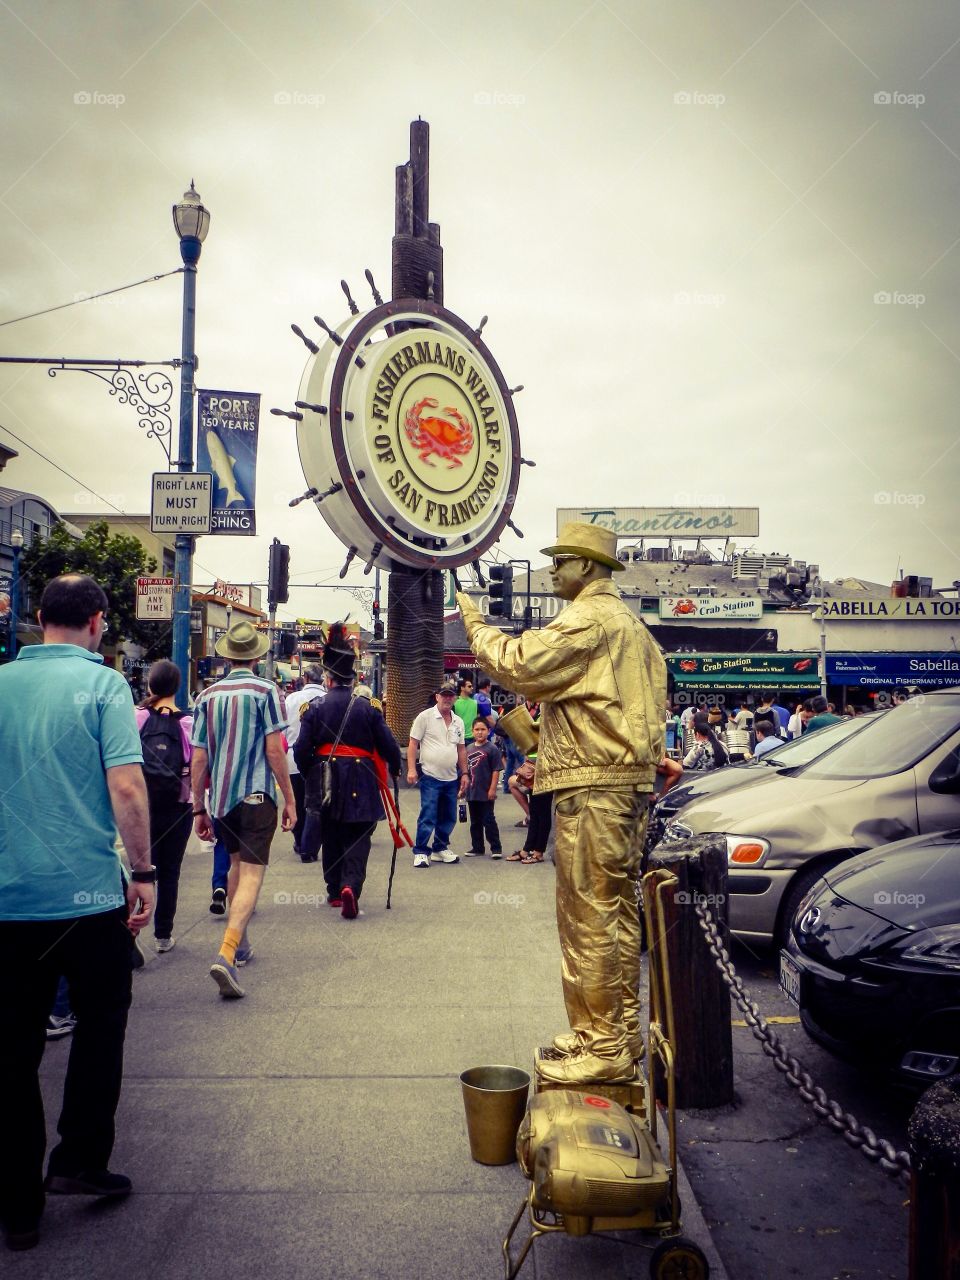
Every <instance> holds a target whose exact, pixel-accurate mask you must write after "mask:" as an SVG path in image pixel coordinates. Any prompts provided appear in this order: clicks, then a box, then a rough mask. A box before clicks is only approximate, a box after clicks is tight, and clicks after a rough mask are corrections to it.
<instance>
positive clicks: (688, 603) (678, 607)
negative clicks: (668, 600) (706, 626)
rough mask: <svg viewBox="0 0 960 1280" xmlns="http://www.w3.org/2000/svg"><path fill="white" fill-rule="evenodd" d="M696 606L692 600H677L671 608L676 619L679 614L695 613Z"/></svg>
mask: <svg viewBox="0 0 960 1280" xmlns="http://www.w3.org/2000/svg"><path fill="white" fill-rule="evenodd" d="M696 612H697V606H696V605H695V604H694V603H693V601H692V600H678V601H677V603H676V604H675V605H674V606H673V616H674V617H677V615H678V614H681V613H696Z"/></svg>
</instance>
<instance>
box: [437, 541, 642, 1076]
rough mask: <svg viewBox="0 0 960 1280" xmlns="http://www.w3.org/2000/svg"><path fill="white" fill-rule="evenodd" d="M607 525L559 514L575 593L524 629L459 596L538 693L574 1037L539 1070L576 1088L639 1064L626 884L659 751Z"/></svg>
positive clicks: (561, 1042)
mask: <svg viewBox="0 0 960 1280" xmlns="http://www.w3.org/2000/svg"><path fill="white" fill-rule="evenodd" d="M616 550H617V539H616V535H615V534H613V533H610V532H609V531H607V530H606V529H602V528H600V527H598V526H597V525H590V524H578V523H570V524H566V525H564V527H563V528H562V529H561V531H560V537H559V539H558V541H557V543H556V545H555V546H552V547H545V548H544V549H543V554H544V555H548V556H552V557H553V567H552V572H551V580H552V583H553V589H554V592H555V594H556V595H558V596H559V597H560V598H561V599H563V600H569V601H570V602H571V604H570V606H569V608H567V609H565V610H564V611H563V612H562V613H561V614H560V615H559V617H557V618H556V619H555V620H554V621H553V622H551V623H550V625H549V626H547V627H544V628H543V630H541V631H527V632H525V633H524V634H523V635H522V636H519V637H513V636H508V635H505V634H504V633H503V632H502V631H501V630H500V629H499V627H496V626H491V625H489V624H488V623H485V622H484V620H483V617H482V616H481V614H480V612H479V610H478V609H477V608H476V606H475V605H474V603H473V601H472V600H470V599H469V597H468V596H465V595H463V594H462V593H461V594H460V595H458V596H457V602H458V604H459V605H460V611H461V613H462V614H463V620H464V625H465V627H466V631H467V637H468V639H469V641H470V647H471V648H472V649H473V652H474V653H475V654H476V656H477V659H478V662H479V664H480V665H481V666H482V667H483V668H484V670H485V671H489V672H490V673H491V675H493V676H494V677H495V678H496V679H498V680H499V681H500V682H501V683H502V684H504V685H505V686H507V687H508V688H511V689H514V690H516V691H517V692H519V693H523V694H525V695H526V696H527V697H534V698H539V699H540V700H541V702H542V708H541V721H540V749H539V755H538V758H537V779H536V783H535V784H534V785H535V792H536V793H540V792H543V791H552V792H553V793H554V799H555V818H556V851H555V859H556V864H557V926H558V929H559V933H560V950H561V955H562V964H561V976H562V981H563V996H564V1001H565V1003H566V1007H567V1017H568V1018H569V1021H570V1028H571V1034H569V1035H563V1036H558V1037H557V1039H556V1040H555V1041H554V1044H555V1046H556V1047H557V1049H559V1050H560V1051H561V1053H562V1054H564V1055H565V1056H564V1057H563V1058H562V1059H560V1060H559V1061H556V1062H545V1063H543V1064H542V1073H543V1075H544V1077H545V1078H546V1079H549V1080H552V1081H555V1082H558V1083H562V1084H569V1085H571V1086H573V1087H577V1086H578V1085H581V1084H590V1083H591V1082H595V1081H604V1080H621V1079H626V1078H630V1077H632V1076H633V1075H634V1074H635V1066H634V1062H635V1059H637V1058H639V1057H640V1056H641V1054H642V1052H643V1040H642V1035H641V1030H640V997H639V987H640V927H639V916H638V909H637V891H636V881H637V875H638V872H639V866H640V854H641V849H642V842H643V831H644V827H645V825H646V813H647V805H648V801H649V796H650V793H651V791H652V790H653V782H654V772H655V769H656V765H657V763H658V761H659V760H660V758H661V756H662V755H663V736H664V730H663V719H662V716H661V708H662V707H663V704H664V701H665V699H666V692H667V673H666V666H665V664H664V661H663V658H662V656H661V654H660V650H659V649H658V647H657V645H656V642H655V641H654V640H653V638H652V637H651V635H650V633H649V631H648V630H647V628H646V627H645V626H644V624H643V623H642V622H641V621H640V620H639V619H638V618H637V617H636V616H635V615H634V614H633V613H631V612H630V610H629V609H628V608H627V606H626V605H625V604H624V603H623V601H622V600H621V599H620V593H619V591H618V590H617V588H616V587H615V586H614V584H613V582H612V580H611V575H612V574H613V573H616V572H618V571H620V570H622V568H623V565H622V564H620V562H619V561H618V560H617V557H616Z"/></svg>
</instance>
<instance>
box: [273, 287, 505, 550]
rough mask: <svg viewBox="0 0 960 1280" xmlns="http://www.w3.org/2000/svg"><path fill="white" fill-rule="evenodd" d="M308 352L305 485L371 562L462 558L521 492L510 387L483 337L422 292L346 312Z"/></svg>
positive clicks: (302, 404) (484, 539) (302, 431)
mask: <svg viewBox="0 0 960 1280" xmlns="http://www.w3.org/2000/svg"><path fill="white" fill-rule="evenodd" d="M335 332H336V335H337V339H338V340H334V339H333V338H330V339H329V340H328V341H327V342H325V343H324V345H323V346H322V347H321V348H320V349H319V351H317V353H316V354H315V355H313V356H311V358H310V359H309V360H308V362H307V366H306V369H305V370H304V374H303V378H302V380H301V383H300V393H299V396H298V399H297V406H298V408H299V410H300V412H301V415H302V417H301V420H300V422H299V423H298V426H297V445H298V448H299V450H300V461H301V463H302V465H303V472H304V475H305V477H306V479H307V483H308V484H309V485H310V490H308V494H309V496H310V497H312V498H313V501H314V502H315V503H316V505H317V507H318V509H319V511H320V514H321V515H322V516H323V518H324V520H325V521H326V522H327V524H328V525H329V526H330V528H331V529H332V531H333V532H334V533H335V534H336V535H337V537H338V538H339V539H340V540H341V542H343V543H344V544H345V545H346V546H347V547H348V548H350V550H351V552H352V553H353V554H355V555H357V556H358V557H359V559H360V560H361V561H363V562H365V563H366V564H367V565H377V566H379V567H380V568H383V569H389V568H390V567H391V564H392V563H395V562H398V561H399V562H400V563H402V564H406V565H409V566H411V567H413V568H422V569H427V568H457V567H458V566H460V565H463V564H468V563H470V562H471V561H473V560H476V559H478V558H479V557H480V556H481V555H482V554H483V553H484V552H485V551H487V550H488V549H489V548H490V547H491V546H492V545H493V543H494V542H496V540H497V539H498V538H499V536H500V534H501V532H502V531H503V529H504V526H505V525H506V523H507V520H508V519H509V518H510V514H511V512H512V510H513V506H514V503H515V502H516V497H517V479H518V473H519V470H520V438H519V432H518V428H517V419H516V414H515V412H514V407H513V398H512V396H511V394H510V390H509V388H508V386H507V383H506V381H505V380H504V377H503V374H502V373H501V372H500V369H499V367H498V366H497V364H496V362H495V360H494V359H493V356H492V355H491V354H490V352H489V350H488V349H487V347H486V345H485V344H484V343H483V342H482V341H481V339H480V335H479V333H478V332H476V331H475V330H474V329H473V328H472V327H471V326H470V325H468V324H467V323H466V322H465V321H463V320H461V319H460V318H459V317H458V316H456V315H454V313H453V312H451V311H447V310H446V309H445V308H444V307H441V306H439V305H438V304H437V303H435V302H428V301H422V300H420V299H417V298H408V299H401V300H398V301H395V302H390V303H385V304H383V305H381V306H378V307H375V308H374V309H373V310H371V311H368V312H365V313H361V314H359V315H355V316H351V317H349V318H348V319H347V320H346V321H345V322H344V323H343V324H341V325H340V326H339V328H338V329H337V330H336V331H335Z"/></svg>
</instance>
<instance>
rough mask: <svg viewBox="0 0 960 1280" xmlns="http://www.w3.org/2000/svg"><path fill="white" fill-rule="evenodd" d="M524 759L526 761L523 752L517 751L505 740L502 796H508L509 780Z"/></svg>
mask: <svg viewBox="0 0 960 1280" xmlns="http://www.w3.org/2000/svg"><path fill="white" fill-rule="evenodd" d="M525 759H526V756H525V755H524V754H523V752H522V751H518V750H517V748H516V747H515V746H514V745H513V743H512V742H511V741H510V740H509V739H508V740H507V762H506V764H505V765H504V766H503V794H504V795H505V796H508V795H509V794H510V785H509V784H510V779H511V778H512V777H513V775H514V774H515V773H516V772H517V770H518V769H519V768H520V766H521V765H522V764H523V762H524V760H525Z"/></svg>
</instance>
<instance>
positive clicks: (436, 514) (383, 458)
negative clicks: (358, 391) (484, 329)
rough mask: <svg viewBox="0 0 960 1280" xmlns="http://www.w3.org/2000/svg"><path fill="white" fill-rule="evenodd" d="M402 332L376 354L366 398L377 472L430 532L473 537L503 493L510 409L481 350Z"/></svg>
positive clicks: (397, 502) (400, 506)
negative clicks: (506, 414)
mask: <svg viewBox="0 0 960 1280" xmlns="http://www.w3.org/2000/svg"><path fill="white" fill-rule="evenodd" d="M415 336H416V338H417V340H411V338H410V337H408V335H407V334H401V335H399V336H397V337H395V338H393V339H391V340H390V341H389V342H387V343H385V344H384V347H383V350H381V351H380V352H378V354H377V359H376V363H377V368H376V376H375V378H374V376H373V375H371V379H370V385H369V391H368V396H367V432H368V435H369V436H370V437H371V439H370V445H371V449H372V452H373V455H374V459H375V461H374V469H375V471H376V474H377V476H378V478H379V479H380V482H381V484H382V485H383V488H384V492H385V495H386V497H387V499H388V501H389V502H390V503H391V505H392V506H394V507H395V508H396V509H397V511H398V512H400V513H403V514H412V515H413V516H414V517H415V518H416V519H417V521H418V523H419V524H420V525H421V526H422V527H423V528H424V529H427V530H431V531H436V532H438V533H439V532H441V531H443V530H446V529H459V530H460V531H461V532H468V533H469V532H471V531H472V530H473V529H474V528H476V526H477V525H478V524H479V523H480V522H481V521H482V519H483V516H484V514H485V508H486V506H487V504H488V503H489V502H490V501H491V499H492V498H493V497H494V496H495V495H497V494H498V493H499V491H500V489H501V487H502V481H503V476H504V467H503V453H504V445H503V439H504V436H503V425H502V424H503V417H504V415H503V406H502V404H501V403H498V402H499V395H498V394H496V383H495V382H494V380H493V377H492V376H491V374H490V372H489V371H488V370H487V369H486V368H485V367H484V365H483V363H482V362H481V361H480V360H479V359H478V357H477V355H476V353H475V352H471V351H469V350H468V349H467V347H466V346H465V345H464V344H463V343H462V342H460V341H459V340H458V339H457V338H455V337H453V336H452V335H445V336H444V339H443V341H442V342H437V341H435V340H430V339H429V338H423V337H421V336H420V335H415Z"/></svg>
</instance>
